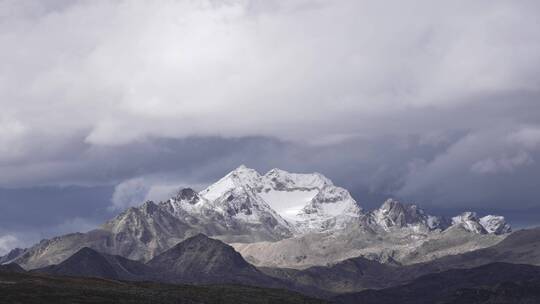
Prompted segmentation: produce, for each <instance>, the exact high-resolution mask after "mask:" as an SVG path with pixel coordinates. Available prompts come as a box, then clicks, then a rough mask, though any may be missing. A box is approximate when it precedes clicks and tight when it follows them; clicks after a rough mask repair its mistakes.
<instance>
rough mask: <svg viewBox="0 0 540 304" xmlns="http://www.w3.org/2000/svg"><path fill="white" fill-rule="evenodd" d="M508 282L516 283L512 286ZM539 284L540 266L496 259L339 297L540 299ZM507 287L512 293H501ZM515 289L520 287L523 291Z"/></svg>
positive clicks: (417, 302)
mask: <svg viewBox="0 0 540 304" xmlns="http://www.w3.org/2000/svg"><path fill="white" fill-rule="evenodd" d="M508 284H515V286H514V287H513V288H509V285H508ZM501 288H502V289H501ZM539 288H540V267H537V266H532V265H520V264H508V263H492V264H488V265H484V266H480V267H476V268H471V269H452V270H448V271H444V272H441V273H433V274H428V275H425V276H422V277H420V278H418V279H416V280H414V281H412V282H411V283H408V284H406V285H402V286H397V287H392V288H387V289H382V290H366V291H362V292H358V293H351V294H345V295H340V296H337V297H336V298H335V301H336V302H337V303H362V304H370V303H373V304H375V303H377V304H386V303H388V304H390V303H392V304H393V303H400V304H409V303H411V304H413V303H414V304H423V303H426V304H428V303H430V304H431V303H538V300H540V292H539V291H538V290H539ZM473 290H474V291H476V294H474V293H472V291H473ZM504 290H505V291H506V292H508V294H506V295H505V294H503V293H501V292H502V291H504ZM514 290H520V293H517V292H515V291H514Z"/></svg>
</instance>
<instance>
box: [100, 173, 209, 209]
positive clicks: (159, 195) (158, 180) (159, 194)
mask: <svg viewBox="0 0 540 304" xmlns="http://www.w3.org/2000/svg"><path fill="white" fill-rule="evenodd" d="M185 187H191V188H195V190H200V189H201V188H202V187H203V186H202V185H197V184H196V185H187V184H186V183H185V182H182V181H179V180H178V179H175V178H171V177H170V176H140V177H136V178H132V179H128V180H126V181H123V182H121V183H119V184H118V185H116V187H115V189H114V193H113V196H112V198H111V202H112V205H111V206H110V209H111V210H124V209H126V208H128V207H133V206H139V205H141V204H142V203H144V202H145V201H148V200H151V201H156V202H159V201H163V200H167V199H169V198H171V197H172V196H173V195H174V194H175V193H176V192H177V191H178V190H179V189H181V188H185Z"/></svg>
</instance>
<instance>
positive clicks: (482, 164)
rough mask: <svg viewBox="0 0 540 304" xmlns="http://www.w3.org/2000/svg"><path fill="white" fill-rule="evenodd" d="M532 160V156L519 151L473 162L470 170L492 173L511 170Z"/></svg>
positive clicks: (530, 162) (528, 163) (479, 172)
mask: <svg viewBox="0 0 540 304" xmlns="http://www.w3.org/2000/svg"><path fill="white" fill-rule="evenodd" d="M533 162H534V160H533V159H532V157H531V156H530V155H529V154H527V153H525V152H520V153H518V154H516V155H513V156H503V157H499V158H492V157H490V158H486V159H483V160H480V161H478V162H476V163H474V164H473V165H472V166H471V171H472V172H474V173H478V174H494V173H499V172H513V171H514V170H515V169H516V168H518V167H521V166H525V165H530V164H532V163H533Z"/></svg>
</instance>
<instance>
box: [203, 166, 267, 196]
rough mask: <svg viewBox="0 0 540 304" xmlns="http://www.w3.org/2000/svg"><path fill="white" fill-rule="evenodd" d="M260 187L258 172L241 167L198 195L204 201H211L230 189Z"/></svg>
mask: <svg viewBox="0 0 540 304" xmlns="http://www.w3.org/2000/svg"><path fill="white" fill-rule="evenodd" d="M260 185H261V175H260V174H259V172H257V171H256V170H254V169H250V168H248V167H246V166H244V165H241V166H239V167H238V168H236V169H234V170H233V171H231V172H230V173H229V174H227V175H225V176H224V177H223V178H221V179H220V180H219V181H217V182H216V183H214V184H212V185H210V186H209V187H208V188H206V189H204V190H203V191H201V192H199V194H200V195H201V196H202V197H204V198H205V199H207V200H209V201H212V200H215V199H217V198H219V197H221V196H223V195H224V194H225V193H226V192H228V191H230V190H232V189H235V188H239V187H248V188H257V187H260Z"/></svg>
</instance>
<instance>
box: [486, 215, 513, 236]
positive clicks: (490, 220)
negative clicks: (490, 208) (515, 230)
mask: <svg viewBox="0 0 540 304" xmlns="http://www.w3.org/2000/svg"><path fill="white" fill-rule="evenodd" d="M479 222H480V225H482V226H483V227H484V229H486V231H487V232H488V233H493V234H504V233H508V232H511V231H512V228H511V227H510V225H509V224H508V223H507V222H506V220H505V219H504V216H500V215H486V216H484V217H481V218H480V220H479Z"/></svg>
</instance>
